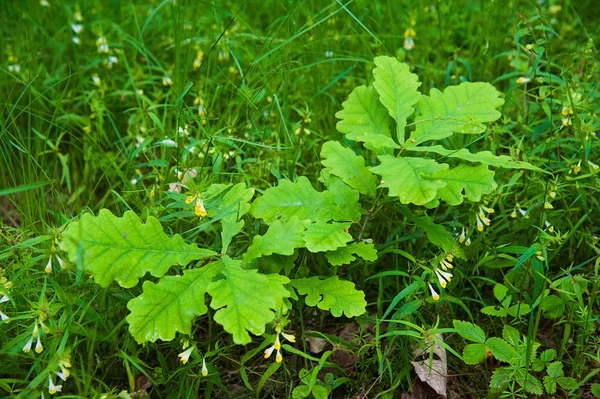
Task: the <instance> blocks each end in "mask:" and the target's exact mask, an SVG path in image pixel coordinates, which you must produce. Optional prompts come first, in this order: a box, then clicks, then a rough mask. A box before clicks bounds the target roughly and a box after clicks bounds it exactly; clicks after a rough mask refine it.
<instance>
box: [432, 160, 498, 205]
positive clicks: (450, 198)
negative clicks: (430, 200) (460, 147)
mask: <svg viewBox="0 0 600 399" xmlns="http://www.w3.org/2000/svg"><path fill="white" fill-rule="evenodd" d="M431 179H434V180H438V181H441V182H444V183H446V185H445V186H444V187H440V188H439V189H438V192H437V197H438V198H441V199H443V200H444V201H446V202H447V203H448V204H449V205H459V204H462V202H463V191H464V196H465V197H466V198H467V199H468V200H469V201H471V202H479V201H481V196H482V195H485V194H489V193H491V192H493V191H494V190H495V189H496V188H497V187H498V184H496V181H495V180H494V172H493V171H491V170H489V169H488V167H487V166H485V165H479V166H470V165H465V164H460V165H458V166H457V167H455V168H452V169H446V170H442V171H440V172H437V173H435V174H433V175H431Z"/></svg>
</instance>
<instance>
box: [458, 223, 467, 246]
mask: <svg viewBox="0 0 600 399" xmlns="http://www.w3.org/2000/svg"><path fill="white" fill-rule="evenodd" d="M466 239H467V236H466V235H465V228H464V227H463V228H462V231H461V233H460V236H458V242H460V243H461V244H462V243H463V242H465V240H466Z"/></svg>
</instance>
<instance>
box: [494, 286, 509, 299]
mask: <svg viewBox="0 0 600 399" xmlns="http://www.w3.org/2000/svg"><path fill="white" fill-rule="evenodd" d="M507 293H508V288H506V286H505V285H504V284H496V285H495V286H494V297H495V298H496V299H497V300H498V301H501V300H503V299H504V297H505V296H506V294H507Z"/></svg>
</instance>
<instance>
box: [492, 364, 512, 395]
mask: <svg viewBox="0 0 600 399" xmlns="http://www.w3.org/2000/svg"><path fill="white" fill-rule="evenodd" d="M512 380H513V370H512V369H510V368H508V367H498V368H497V369H496V370H494V373H493V374H492V378H491V379H490V388H492V389H497V390H501V389H504V388H505V387H506V386H507V385H508V384H509V383H510V382H511V381H512Z"/></svg>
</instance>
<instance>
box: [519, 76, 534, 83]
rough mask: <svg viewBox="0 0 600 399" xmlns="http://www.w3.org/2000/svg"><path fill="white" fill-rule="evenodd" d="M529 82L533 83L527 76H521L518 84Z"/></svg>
mask: <svg viewBox="0 0 600 399" xmlns="http://www.w3.org/2000/svg"><path fill="white" fill-rule="evenodd" d="M529 82H531V78H528V77H525V76H521V77H520V78H519V79H517V84H525V83H529Z"/></svg>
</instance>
